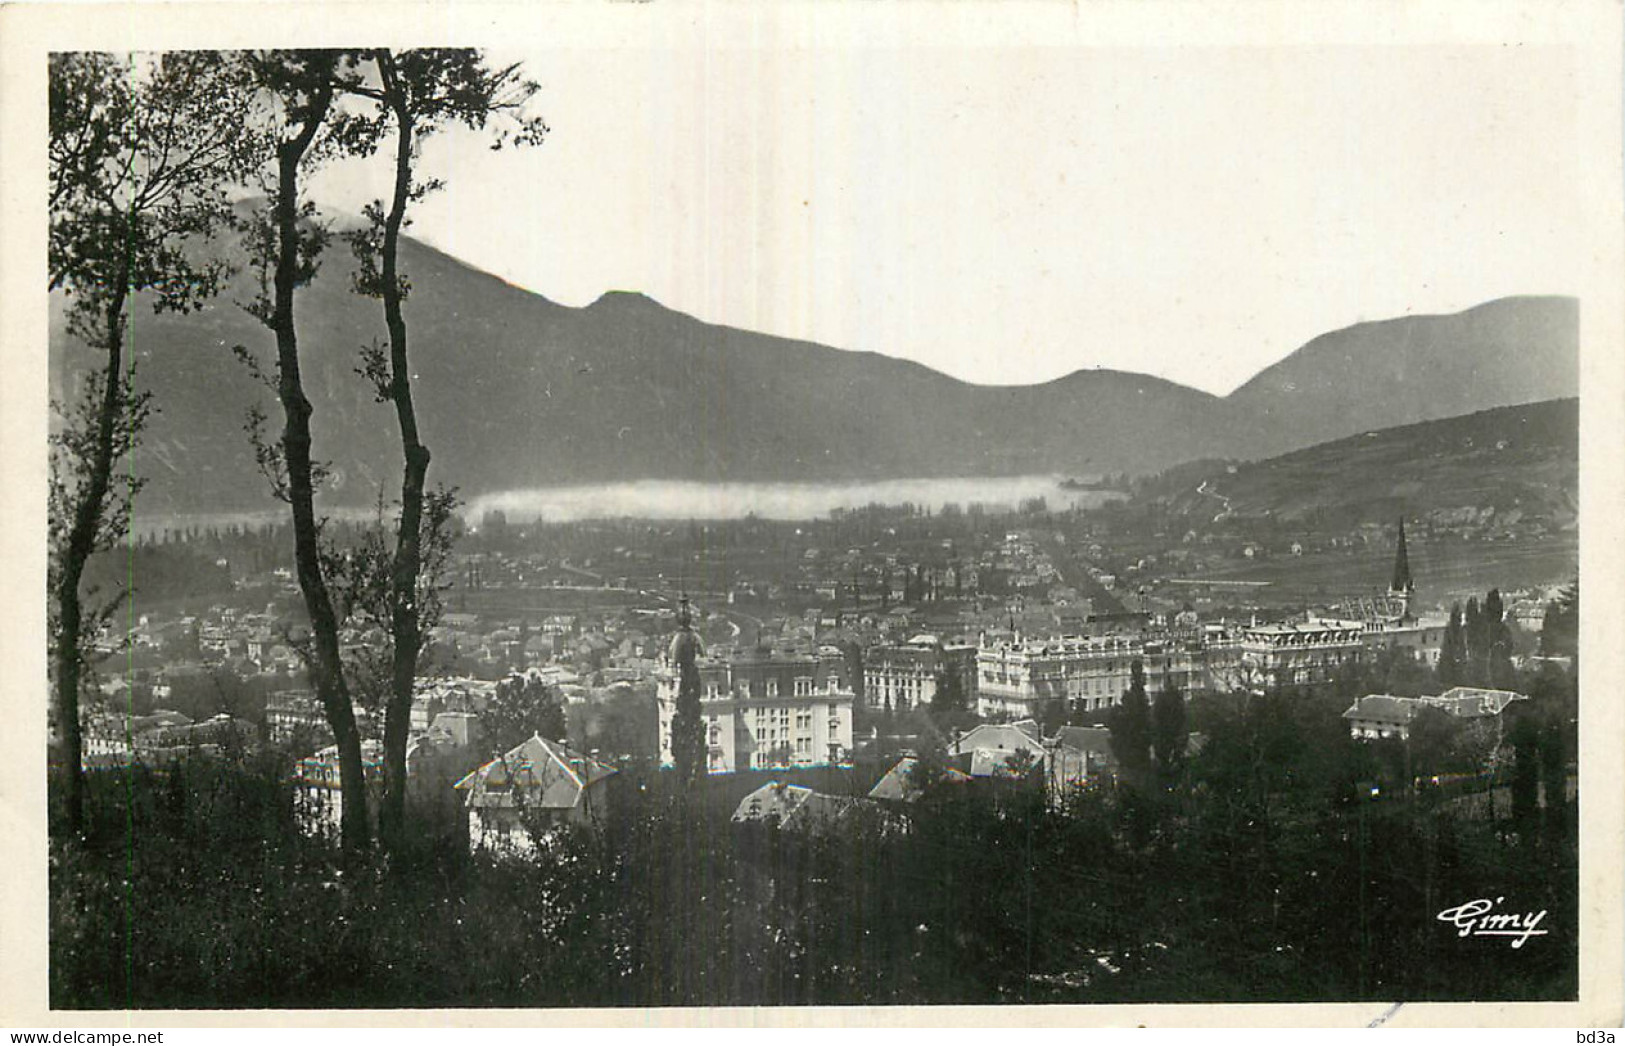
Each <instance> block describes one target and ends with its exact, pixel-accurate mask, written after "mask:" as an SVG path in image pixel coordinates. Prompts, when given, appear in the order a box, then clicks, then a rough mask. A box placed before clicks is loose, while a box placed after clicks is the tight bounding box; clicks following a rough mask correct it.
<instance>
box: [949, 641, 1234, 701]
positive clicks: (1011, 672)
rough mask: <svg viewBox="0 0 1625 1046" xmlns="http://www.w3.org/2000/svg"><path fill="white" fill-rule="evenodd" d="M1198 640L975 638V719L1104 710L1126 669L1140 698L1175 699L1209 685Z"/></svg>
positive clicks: (1117, 696) (1126, 681)
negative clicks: (1138, 679)
mask: <svg viewBox="0 0 1625 1046" xmlns="http://www.w3.org/2000/svg"><path fill="white" fill-rule="evenodd" d="M1207 651H1208V644H1206V643H1204V642H1203V641H1201V640H1199V639H1191V638H1177V637H1147V636H1133V635H1116V636H1100V637H1092V638H1091V637H1083V636H1062V637H1058V638H1051V639H1030V640H1028V639H1022V638H1021V637H1019V636H1018V637H1017V638H1016V639H1015V640H1014V641H1012V642H1005V641H1001V640H990V639H988V638H987V637H985V636H984V637H983V639H982V641H981V643H980V645H979V646H978V648H977V652H976V694H977V701H976V706H977V709H976V710H977V712H978V713H979V714H980V715H982V716H986V717H998V718H1007V717H1008V718H1016V719H1021V718H1028V717H1038V716H1041V715H1042V714H1043V711H1044V709H1045V708H1046V707H1048V706H1049V705H1050V704H1051V703H1052V702H1062V703H1063V704H1064V707H1065V708H1067V709H1068V710H1070V711H1084V712H1088V711H1094V710H1097V709H1098V710H1104V709H1106V708H1110V707H1111V706H1113V705H1115V704H1117V703H1118V702H1119V701H1121V700H1122V698H1123V694H1124V692H1126V691H1127V690H1128V688H1129V685H1130V682H1131V680H1132V673H1133V665H1134V662H1135V661H1139V662H1140V663H1141V665H1142V666H1143V668H1144V671H1145V687H1146V692H1147V693H1148V694H1155V693H1156V692H1157V691H1158V690H1161V689H1163V688H1164V687H1166V686H1169V685H1170V684H1171V685H1173V686H1175V687H1178V688H1179V689H1180V690H1181V691H1184V692H1189V691H1191V690H1205V689H1209V688H1211V687H1213V686H1214V685H1215V683H1214V680H1213V678H1212V674H1211V673H1210V671H1209V667H1208V660H1207Z"/></svg>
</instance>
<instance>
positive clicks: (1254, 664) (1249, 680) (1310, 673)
mask: <svg viewBox="0 0 1625 1046" xmlns="http://www.w3.org/2000/svg"><path fill="white" fill-rule="evenodd" d="M1364 634H1365V628H1364V625H1363V624H1362V623H1361V622H1359V621H1304V622H1293V623H1287V624H1271V625H1253V626H1249V627H1248V628H1245V629H1243V630H1242V633H1241V661H1240V682H1241V683H1243V684H1244V685H1246V686H1248V687H1249V688H1253V689H1263V688H1271V687H1283V686H1315V685H1317V684H1320V683H1327V682H1330V681H1331V680H1332V679H1333V678H1334V677H1335V676H1336V675H1337V673H1338V672H1339V671H1341V670H1342V668H1343V666H1345V665H1351V664H1354V663H1357V662H1358V661H1360V659H1361V658H1362V657H1363V656H1364V654H1365V649H1366V647H1365V639H1364Z"/></svg>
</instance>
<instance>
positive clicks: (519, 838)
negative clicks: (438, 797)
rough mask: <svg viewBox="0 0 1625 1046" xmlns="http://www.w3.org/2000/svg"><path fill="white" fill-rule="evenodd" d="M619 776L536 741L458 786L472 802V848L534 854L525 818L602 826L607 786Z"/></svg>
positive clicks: (469, 803)
mask: <svg viewBox="0 0 1625 1046" xmlns="http://www.w3.org/2000/svg"><path fill="white" fill-rule="evenodd" d="M615 772H616V771H615V768H614V767H612V766H609V765H608V764H606V763H602V762H600V761H598V760H597V759H594V758H592V757H591V756H586V755H582V754H581V753H579V752H577V751H575V750H574V749H572V748H570V747H569V746H568V745H566V744H564V743H563V742H562V741H547V740H544V739H543V738H542V737H541V735H539V734H536V735H532V736H531V738H530V739H529V740H528V741H525V742H524V743H523V744H520V745H516V746H515V747H513V748H512V749H510V750H508V751H507V752H505V753H503V754H502V755H500V756H498V757H497V758H495V759H493V760H491V761H490V762H488V763H486V764H485V765H484V766H482V767H480V768H479V769H477V770H475V771H474V772H473V773H471V774H469V775H468V776H467V777H465V778H463V779H462V780H461V781H458V782H457V784H456V785H455V786H454V787H455V788H456V789H457V790H458V791H460V792H463V793H465V794H466V795H467V796H468V799H467V808H468V812H469V842H470V844H471V845H472V846H474V847H475V848H480V847H490V848H495V849H504V848H508V849H517V850H529V849H532V848H533V847H534V845H535V840H532V839H530V838H529V834H528V832H527V831H526V829H525V825H524V815H525V813H526V812H529V813H531V814H532V815H533V817H534V816H537V815H539V816H540V817H542V818H543V819H545V820H547V821H548V822H551V823H554V824H591V823H593V822H596V821H598V820H601V819H602V818H603V817H604V816H605V815H606V814H607V813H608V790H607V787H606V784H605V782H606V781H607V780H608V779H609V778H610V777H611V776H613V775H614V774H615Z"/></svg>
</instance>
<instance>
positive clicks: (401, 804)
mask: <svg viewBox="0 0 1625 1046" xmlns="http://www.w3.org/2000/svg"><path fill="white" fill-rule="evenodd" d="M379 69H380V72H381V73H382V75H383V80H384V89H385V91H386V93H387V94H388V95H389V96H391V97H392V99H393V100H392V103H391V108H392V109H393V110H394V112H395V122H396V131H397V134H398V138H397V141H396V150H395V192H394V198H393V199H392V200H391V201H390V208H389V215H388V216H387V218H386V219H385V223H384V242H383V298H384V323H385V325H386V326H387V327H388V328H389V378H390V380H389V398H390V400H391V401H392V402H393V403H394V404H395V418H396V421H397V422H398V423H399V425H400V430H401V452H402V456H403V457H404V458H405V466H404V470H403V474H402V476H401V518H400V529H399V530H398V531H397V532H396V535H395V560H394V563H393V564H392V566H391V572H390V620H389V628H390V636H391V639H392V640H393V646H394V649H393V651H392V655H391V657H392V659H391V664H390V694H389V702H388V712H387V715H386V717H385V721H384V808H383V810H382V811H381V817H380V824H381V826H382V828H383V834H384V840H385V843H386V845H388V846H390V847H391V848H396V847H398V845H399V843H400V841H401V840H402V838H403V837H404V827H405V822H406V786H407V782H406V742H407V731H408V727H409V725H410V723H411V717H412V698H413V694H414V691H415V689H416V685H417V671H418V653H419V650H420V648H421V647H422V641H423V630H422V607H421V606H420V605H419V600H418V575H419V574H420V573H421V571H422V568H423V533H422V531H423V488H424V483H425V482H426V480H427V478H428V473H429V457H430V455H429V448H428V447H426V446H424V445H423V443H422V441H421V440H420V439H419V436H418V422H417V412H416V411H415V409H414V408H413V406H412V381H411V371H410V370H408V368H407V358H406V319H405V317H404V316H403V315H402V314H401V283H400V278H399V272H398V261H399V259H398V255H399V250H400V240H401V226H402V224H403V223H404V221H405V218H406V205H407V201H408V199H409V197H410V194H411V187H412V136H413V129H414V128H413V120H412V112H411V110H410V108H409V106H408V103H407V100H406V99H405V98H404V97H403V95H402V93H401V85H400V84H399V81H398V78H397V77H396V75H395V71H394V63H393V61H392V59H391V57H390V55H389V53H388V52H387V51H386V52H384V53H383V54H382V56H381V57H380V58H379Z"/></svg>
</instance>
